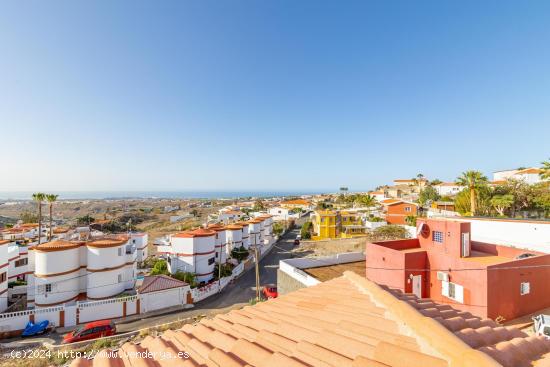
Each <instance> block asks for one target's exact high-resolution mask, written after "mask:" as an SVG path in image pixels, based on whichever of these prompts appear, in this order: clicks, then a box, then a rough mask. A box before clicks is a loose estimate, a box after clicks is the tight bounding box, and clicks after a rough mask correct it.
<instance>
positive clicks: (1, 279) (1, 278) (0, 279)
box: [0, 272, 8, 283]
mask: <svg viewBox="0 0 550 367" xmlns="http://www.w3.org/2000/svg"><path fill="white" fill-rule="evenodd" d="M7 277H8V273H6V272H3V273H2V274H0V283H4V282H5V281H6V280H7Z"/></svg>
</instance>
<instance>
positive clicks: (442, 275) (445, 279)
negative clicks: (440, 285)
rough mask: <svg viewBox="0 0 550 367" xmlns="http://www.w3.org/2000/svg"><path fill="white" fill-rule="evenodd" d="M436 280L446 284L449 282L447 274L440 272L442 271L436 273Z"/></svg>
mask: <svg viewBox="0 0 550 367" xmlns="http://www.w3.org/2000/svg"><path fill="white" fill-rule="evenodd" d="M437 280H440V281H442V282H448V281H449V274H447V273H445V272H442V271H438V272H437Z"/></svg>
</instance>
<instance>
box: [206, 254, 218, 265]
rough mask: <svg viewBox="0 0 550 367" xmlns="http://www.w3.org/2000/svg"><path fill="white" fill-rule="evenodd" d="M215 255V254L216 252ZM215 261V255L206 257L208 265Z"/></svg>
mask: <svg viewBox="0 0 550 367" xmlns="http://www.w3.org/2000/svg"><path fill="white" fill-rule="evenodd" d="M216 255H217V254H216ZM215 262H216V258H215V257H211V258H210V259H208V265H212V264H214V263H215Z"/></svg>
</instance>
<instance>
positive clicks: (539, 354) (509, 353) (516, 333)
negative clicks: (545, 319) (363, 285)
mask: <svg viewBox="0 0 550 367" xmlns="http://www.w3.org/2000/svg"><path fill="white" fill-rule="evenodd" d="M384 288H385V287H384ZM385 289H387V288H385ZM389 292H391V293H392V294H393V295H394V296H395V297H396V298H398V299H399V300H401V301H404V302H406V303H407V304H409V305H410V306H412V307H413V308H414V309H416V310H417V311H418V312H420V313H421V314H422V315H424V316H426V317H429V318H432V319H433V320H435V321H437V322H439V323H440V324H441V325H443V326H444V327H445V328H446V329H447V330H449V331H450V332H452V333H454V335H456V336H457V337H458V338H460V339H461V340H462V341H463V342H464V343H466V344H467V345H468V346H470V347H471V348H473V349H476V350H479V351H481V352H483V353H485V354H487V355H489V356H491V357H492V358H493V359H494V360H496V361H498V362H499V363H500V364H501V365H502V366H504V367H528V366H532V365H534V366H549V365H550V341H548V340H546V339H545V338H544V337H542V336H529V335H527V334H526V333H524V332H523V331H521V330H520V329H517V328H515V327H510V326H508V327H506V326H502V325H499V324H497V323H496V322H494V321H493V320H491V319H482V318H479V317H477V316H473V315H472V314H471V313H469V312H462V311H458V310H455V309H454V308H452V307H451V306H450V305H442V304H439V303H435V302H433V301H432V300H430V299H426V298H422V299H419V298H418V297H416V296H415V295H412V294H404V293H403V292H401V291H400V290H394V289H390V290H389ZM533 362H535V364H533Z"/></svg>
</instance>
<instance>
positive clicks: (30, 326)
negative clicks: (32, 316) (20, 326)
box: [21, 320, 50, 336]
mask: <svg viewBox="0 0 550 367" xmlns="http://www.w3.org/2000/svg"><path fill="white" fill-rule="evenodd" d="M49 324H50V322H49V321H48V320H45V321H40V322H39V323H37V324H35V323H33V322H32V321H29V322H28V323H27V326H25V330H23V334H21V336H34V335H40V334H44V333H45V332H46V329H47V328H48V325H49Z"/></svg>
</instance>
